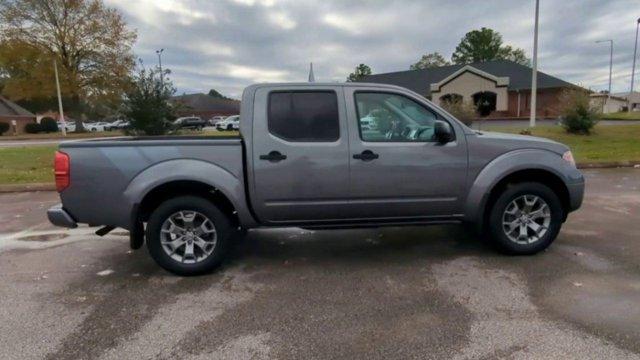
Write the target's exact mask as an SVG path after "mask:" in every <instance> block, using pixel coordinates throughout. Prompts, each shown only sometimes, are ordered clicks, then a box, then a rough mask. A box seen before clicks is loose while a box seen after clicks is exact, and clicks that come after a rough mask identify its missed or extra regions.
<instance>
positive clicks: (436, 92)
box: [362, 60, 577, 118]
mask: <svg viewBox="0 0 640 360" xmlns="http://www.w3.org/2000/svg"><path fill="white" fill-rule="evenodd" d="M362 81H363V82H371V83H384V84H392V85H398V86H402V87H405V88H408V89H410V90H413V91H415V92H417V93H419V94H422V95H424V96H425V97H426V98H428V99H430V100H431V101H433V102H434V103H436V104H438V105H439V104H441V103H442V102H444V101H447V100H458V99H460V100H463V101H468V102H473V103H474V104H475V105H476V106H478V109H479V112H480V113H481V115H482V116H487V117H489V118H527V117H528V116H529V113H530V111H531V110H530V109H531V68H530V67H528V66H524V65H520V64H517V63H514V62H512V61H508V60H494V61H487V62H481V63H473V64H468V65H450V66H442V67H437V68H432V69H424V70H408V71H399V72H392V73H385V74H375V75H369V76H367V77H365V78H364V79H363V80H362ZM568 88H577V86H576V85H574V84H571V83H569V82H566V81H564V80H561V79H559V78H557V77H554V76H551V75H548V74H545V73H543V72H540V71H538V90H537V106H536V107H537V114H538V116H539V117H548V118H553V117H557V116H559V115H560V107H559V105H560V104H559V96H560V94H561V93H562V91H563V90H565V89H568Z"/></svg>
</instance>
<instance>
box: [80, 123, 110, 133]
mask: <svg viewBox="0 0 640 360" xmlns="http://www.w3.org/2000/svg"><path fill="white" fill-rule="evenodd" d="M108 125H109V123H106V122H100V121H98V122H92V123H84V128H85V129H86V130H87V131H91V132H97V131H100V132H102V131H105V127H106V126H108Z"/></svg>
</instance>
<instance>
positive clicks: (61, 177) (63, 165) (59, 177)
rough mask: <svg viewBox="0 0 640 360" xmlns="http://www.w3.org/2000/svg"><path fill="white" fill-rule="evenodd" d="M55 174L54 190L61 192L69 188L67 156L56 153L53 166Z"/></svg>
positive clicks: (59, 152)
mask: <svg viewBox="0 0 640 360" xmlns="http://www.w3.org/2000/svg"><path fill="white" fill-rule="evenodd" d="M53 169H54V173H55V174H56V190H58V192H61V191H62V190H64V189H66V188H67V187H69V183H70V181H69V176H70V175H69V155H67V154H65V153H63V152H61V151H56V157H55V160H54V165H53Z"/></svg>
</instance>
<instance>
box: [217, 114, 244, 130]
mask: <svg viewBox="0 0 640 360" xmlns="http://www.w3.org/2000/svg"><path fill="white" fill-rule="evenodd" d="M216 129H218V131H225V130H228V131H231V130H239V129H240V115H232V116H229V117H227V118H226V119H224V120H222V121H219V122H218V123H217V124H216Z"/></svg>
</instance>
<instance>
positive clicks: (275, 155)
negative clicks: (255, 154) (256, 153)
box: [260, 150, 287, 162]
mask: <svg viewBox="0 0 640 360" xmlns="http://www.w3.org/2000/svg"><path fill="white" fill-rule="evenodd" d="M286 158H287V155H283V154H281V153H280V152H279V151H275V150H274V151H271V152H270V153H269V154H267V155H260V160H268V161H270V162H278V161H281V160H284V159H286Z"/></svg>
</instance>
